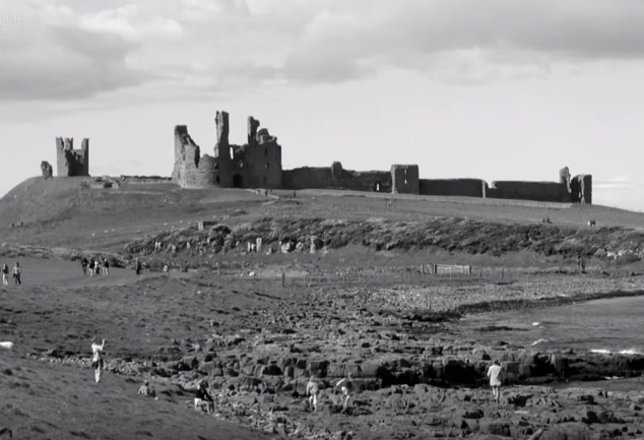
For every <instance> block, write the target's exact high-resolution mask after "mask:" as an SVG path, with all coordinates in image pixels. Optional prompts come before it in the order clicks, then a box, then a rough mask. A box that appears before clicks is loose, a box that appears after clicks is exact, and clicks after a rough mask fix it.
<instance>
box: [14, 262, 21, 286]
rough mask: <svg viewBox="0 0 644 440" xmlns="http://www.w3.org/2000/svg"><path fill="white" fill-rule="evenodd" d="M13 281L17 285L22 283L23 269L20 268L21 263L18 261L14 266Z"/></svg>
mask: <svg viewBox="0 0 644 440" xmlns="http://www.w3.org/2000/svg"><path fill="white" fill-rule="evenodd" d="M12 274H13V283H14V284H15V285H16V286H19V285H21V284H22V269H21V268H20V263H18V262H17V261H16V264H15V265H14V266H13V272H12Z"/></svg>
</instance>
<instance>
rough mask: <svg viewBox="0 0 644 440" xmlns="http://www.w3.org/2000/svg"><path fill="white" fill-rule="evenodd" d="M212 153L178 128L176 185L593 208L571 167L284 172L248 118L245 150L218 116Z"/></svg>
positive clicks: (268, 138) (335, 167)
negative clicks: (473, 174) (498, 176)
mask: <svg viewBox="0 0 644 440" xmlns="http://www.w3.org/2000/svg"><path fill="white" fill-rule="evenodd" d="M215 124H216V128H217V141H216V143H215V147H214V154H213V155H212V156H210V155H208V154H204V155H201V149H200V148H199V146H198V145H197V144H196V143H195V142H194V140H193V139H192V138H191V137H190V135H189V134H188V129H187V127H186V126H185V125H177V126H176V127H175V129H174V140H175V161H174V169H173V172H172V180H173V181H174V182H175V183H177V184H178V185H179V186H181V187H184V188H207V187H223V188H266V189H289V190H298V189H307V188H334V189H348V190H356V191H372V192H382V193H397V194H418V195H436V196H466V197H479V198H498V199H520V200H535V201H542V202H562V203H587V204H590V203H592V176H591V175H588V174H582V175H578V176H574V177H572V176H571V175H570V171H569V170H568V167H565V168H563V169H561V170H560V172H559V181H558V182H526V181H495V182H492V183H491V184H490V185H488V183H487V182H485V181H484V180H481V179H421V178H420V177H419V176H420V173H419V168H418V165H392V166H391V169H390V170H389V171H352V170H346V169H344V168H343V167H342V164H341V163H340V162H333V163H332V164H331V166H330V167H301V168H294V169H291V170H283V169H282V147H281V146H280V145H279V144H278V143H277V138H276V137H274V136H272V135H271V134H270V133H269V132H268V130H267V129H266V128H260V122H259V121H258V120H257V119H255V118H253V117H252V116H249V117H248V120H247V126H248V136H247V139H246V143H245V144H243V145H232V144H230V143H229V140H228V135H229V132H230V126H229V118H228V113H226V112H224V111H218V112H217V113H216V116H215Z"/></svg>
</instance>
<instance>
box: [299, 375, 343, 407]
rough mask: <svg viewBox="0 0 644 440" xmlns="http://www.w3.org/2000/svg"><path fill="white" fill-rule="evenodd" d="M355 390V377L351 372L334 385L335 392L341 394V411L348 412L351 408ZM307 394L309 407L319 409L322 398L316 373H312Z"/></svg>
mask: <svg viewBox="0 0 644 440" xmlns="http://www.w3.org/2000/svg"><path fill="white" fill-rule="evenodd" d="M353 391H354V383H353V377H352V376H351V373H349V374H348V375H347V377H345V378H342V379H340V380H339V381H338V382H336V384H335V386H334V387H333V394H334V395H338V394H339V396H340V397H339V402H337V403H338V404H339V405H340V406H341V407H342V409H341V412H343V413H344V412H346V411H347V410H348V409H349V400H350V399H351V396H352V394H353ZM306 395H307V396H308V405H307V406H308V407H309V409H310V410H311V411H317V410H318V402H319V400H320V385H319V383H318V381H317V378H316V377H315V375H314V374H311V377H310V378H309V381H308V383H307V384H306Z"/></svg>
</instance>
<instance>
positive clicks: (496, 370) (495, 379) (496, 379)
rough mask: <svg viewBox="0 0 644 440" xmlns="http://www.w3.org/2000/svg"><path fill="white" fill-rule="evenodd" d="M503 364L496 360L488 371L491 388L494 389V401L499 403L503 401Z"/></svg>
mask: <svg viewBox="0 0 644 440" xmlns="http://www.w3.org/2000/svg"><path fill="white" fill-rule="evenodd" d="M502 370H503V369H502V368H501V364H499V361H497V360H495V361H494V362H492V365H490V368H488V370H487V377H489V378H490V387H491V388H492V396H493V397H494V401H495V402H496V403H499V402H500V401H501V372H502Z"/></svg>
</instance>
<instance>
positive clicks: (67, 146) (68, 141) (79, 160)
mask: <svg viewBox="0 0 644 440" xmlns="http://www.w3.org/2000/svg"><path fill="white" fill-rule="evenodd" d="M56 164H57V166H58V174H57V175H58V176H59V177H73V176H89V139H87V138H85V139H83V141H82V142H81V148H80V150H74V138H64V139H63V138H62V137H58V138H56Z"/></svg>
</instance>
